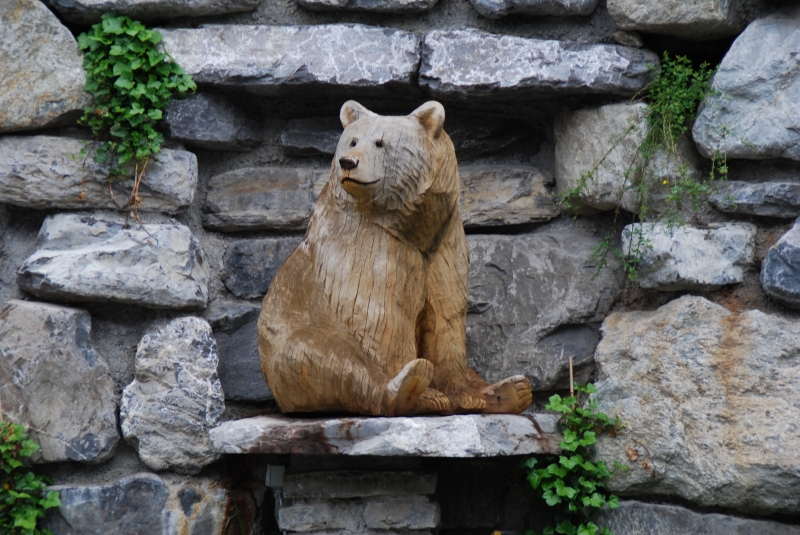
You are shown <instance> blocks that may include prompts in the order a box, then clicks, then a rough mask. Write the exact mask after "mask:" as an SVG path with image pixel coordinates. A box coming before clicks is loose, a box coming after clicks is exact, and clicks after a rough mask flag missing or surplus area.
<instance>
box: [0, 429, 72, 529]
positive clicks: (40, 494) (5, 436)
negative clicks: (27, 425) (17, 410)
mask: <svg viewBox="0 0 800 535" xmlns="http://www.w3.org/2000/svg"><path fill="white" fill-rule="evenodd" d="M38 450H39V445H38V444H36V443H35V442H34V441H32V440H29V439H28V435H27V434H25V429H24V427H22V425H20V424H15V423H11V422H3V421H0V533H3V534H6V535H50V531H49V530H47V529H39V528H37V524H38V523H39V520H40V519H41V518H44V515H45V511H46V510H47V509H51V508H53V507H58V506H60V505H61V501H60V500H59V498H58V493H57V492H54V491H46V487H47V484H48V483H51V481H50V478H48V477H47V476H39V475H36V474H34V473H33V472H31V471H30V469H29V468H28V467H27V466H26V465H25V464H24V462H23V460H24V459H25V458H27V457H30V456H31V455H32V454H33V453H34V452H36V451H38Z"/></svg>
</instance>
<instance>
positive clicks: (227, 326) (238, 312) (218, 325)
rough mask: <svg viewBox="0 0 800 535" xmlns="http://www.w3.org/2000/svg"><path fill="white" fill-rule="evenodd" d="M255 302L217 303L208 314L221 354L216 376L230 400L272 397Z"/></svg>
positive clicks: (251, 400)
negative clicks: (263, 364)
mask: <svg viewBox="0 0 800 535" xmlns="http://www.w3.org/2000/svg"><path fill="white" fill-rule="evenodd" d="M260 312H261V307H259V306H254V305H224V306H217V307H215V308H214V309H212V310H211V311H210V312H209V314H208V321H209V323H210V324H211V327H212V329H213V330H214V338H215V339H216V340H217V351H218V353H219V365H218V366H217V375H219V382H220V384H221V385H222V391H223V392H224V393H225V399H226V400H229V401H244V402H251V403H252V402H256V403H257V402H263V401H269V400H271V399H273V396H272V391H270V389H269V386H268V385H267V380H266V379H265V378H264V373H263V372H262V371H261V359H260V357H259V355H258V329H257V323H258V315H259V313H260Z"/></svg>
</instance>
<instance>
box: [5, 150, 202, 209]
mask: <svg viewBox="0 0 800 535" xmlns="http://www.w3.org/2000/svg"><path fill="white" fill-rule="evenodd" d="M84 148H88V149H89V150H90V151H91V145H88V146H87V145H86V144H85V142H83V141H80V140H77V139H69V138H62V137H53V136H25V137H23V136H4V137H2V138H0V202H4V203H8V204H13V205H15V206H24V207H26V208H66V209H76V210H81V209H83V210H86V209H94V208H105V209H111V210H126V209H127V206H126V205H127V204H128V202H129V200H130V193H131V189H132V188H133V178H128V179H123V180H119V179H117V180H115V181H114V182H109V180H108V166H107V165H101V164H97V163H95V162H94V160H93V159H92V157H91V156H87V157H86V158H81V157H80V152H81V150H82V149H84ZM131 174H132V173H131ZM196 187H197V157H196V156H195V155H194V154H192V153H191V152H187V151H183V150H170V149H162V150H161V151H160V152H159V153H158V154H156V155H155V156H153V157H152V158H151V159H150V161H149V162H148V164H147V173H146V174H145V176H144V179H143V180H142V183H141V185H140V188H139V192H140V194H141V198H142V200H141V203H140V205H139V207H138V209H139V210H140V211H142V212H165V213H169V214H175V213H180V212H185V211H186V209H187V208H188V207H189V205H190V204H191V203H192V200H193V199H194V192H195V188H196Z"/></svg>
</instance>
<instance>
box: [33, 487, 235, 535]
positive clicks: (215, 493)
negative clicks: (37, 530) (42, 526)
mask: <svg viewBox="0 0 800 535" xmlns="http://www.w3.org/2000/svg"><path fill="white" fill-rule="evenodd" d="M51 488H52V489H53V490H56V491H58V492H59V493H60V498H61V507H60V508H58V510H57V512H56V513H55V514H51V515H50V517H49V518H48V520H47V527H48V528H49V529H50V530H51V531H52V532H53V535H108V534H110V533H119V534H124V535H212V534H213V535H215V534H219V533H223V532H224V530H225V525H226V516H227V515H226V511H225V509H226V505H227V496H226V494H227V493H226V491H225V490H224V489H221V488H219V484H218V483H216V482H215V481H213V480H211V479H209V478H191V479H188V480H187V479H178V478H175V477H170V478H169V479H167V480H164V479H162V478H160V477H158V476H157V475H155V474H148V473H140V474H135V475H132V476H128V477H125V478H122V479H118V480H116V481H114V482H112V483H108V484H105V485H103V484H99V485H85V486H83V485H81V486H77V485H68V484H65V485H58V486H55V487H51Z"/></svg>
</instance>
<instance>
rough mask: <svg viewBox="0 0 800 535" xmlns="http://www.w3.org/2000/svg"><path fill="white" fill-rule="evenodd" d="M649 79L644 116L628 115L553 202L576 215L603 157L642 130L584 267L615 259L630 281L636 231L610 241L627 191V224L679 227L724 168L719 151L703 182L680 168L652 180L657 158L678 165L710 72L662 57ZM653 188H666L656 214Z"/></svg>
mask: <svg viewBox="0 0 800 535" xmlns="http://www.w3.org/2000/svg"><path fill="white" fill-rule="evenodd" d="M650 69H651V70H652V71H653V74H654V79H653V81H652V82H651V83H650V84H649V85H648V87H647V88H646V90H645V91H644V93H643V96H644V100H645V102H647V104H648V108H647V111H646V112H645V113H643V114H639V115H637V116H634V117H633V118H632V120H631V122H630V124H629V126H628V128H627V129H626V130H625V132H623V134H622V135H621V136H619V137H618V138H616V139H613V140H612V143H611V146H610V148H609V150H608V151H607V152H606V153H605V155H604V156H603V157H602V158H601V159H600V161H598V162H597V163H596V164H595V165H594V166H592V168H591V169H588V170H587V171H585V172H584V173H582V174H581V176H580V178H579V179H578V180H577V181H576V182H575V185H574V186H572V187H570V188H569V189H568V190H566V191H564V192H562V193H561V194H560V195H559V197H560V199H559V201H560V203H561V204H562V206H564V207H565V208H567V209H570V210H572V211H574V212H576V213H577V212H578V211H579V209H580V203H579V199H580V197H581V195H582V194H583V192H584V190H585V189H586V187H587V185H588V184H589V183H590V182H591V181H593V180H594V178H595V173H596V172H597V171H598V169H599V168H600V166H601V165H602V164H603V162H604V161H605V159H606V158H607V157H608V155H609V154H610V153H611V152H612V151H613V150H614V149H615V148H616V147H617V146H618V145H619V144H620V143H621V142H622V140H623V139H625V138H627V137H628V136H630V135H632V134H633V133H634V132H637V131H640V130H641V129H642V128H644V131H645V135H644V139H643V141H642V142H641V143H640V144H639V146H638V147H637V151H636V154H635V155H634V157H633V158H632V159H631V162H630V164H629V166H628V168H627V170H626V172H625V175H624V177H622V178H623V181H624V185H623V187H622V188H621V189H620V193H619V199H618V202H617V206H618V207H617V208H616V210H615V211H614V224H613V230H612V233H611V234H610V235H608V236H607V237H606V238H605V239H604V240H602V241H601V242H600V244H599V245H598V246H597V247H595V249H594V251H593V254H592V258H591V260H590V263H592V264H594V265H596V266H597V270H598V271H599V270H601V269H603V268H605V267H607V265H608V260H609V257H611V258H614V259H616V260H617V262H618V263H619V265H621V266H622V269H623V271H624V273H625V275H626V277H627V278H628V279H629V280H631V281H634V282H635V281H636V279H637V277H638V269H637V268H638V265H639V263H640V262H641V260H642V258H643V256H644V253H645V252H646V250H647V249H648V248H649V247H650V244H649V243H648V241H647V239H646V237H645V234H644V233H643V232H642V231H641V227H639V228H638V229H637V230H634V232H632V233H631V235H630V239H629V242H628V243H624V244H622V246H620V245H618V244H617V241H616V239H615V237H614V236H615V235H616V233H617V232H618V231H619V228H618V227H619V224H620V219H621V217H623V215H622V211H621V210H620V208H619V204H620V203H619V201H621V199H622V195H623V194H625V193H626V192H628V191H634V192H635V193H636V200H637V204H638V205H639V207H640V208H639V213H638V214H633V216H632V221H631V222H636V221H637V220H638V221H641V222H644V221H648V222H650V223H651V224H652V225H655V224H656V223H659V222H663V223H666V224H667V225H668V226H670V227H671V226H675V225H678V224H681V223H682V218H681V212H682V210H684V208H690V209H691V210H692V211H695V212H696V211H697V210H699V208H700V207H701V206H702V205H703V204H704V203H705V202H706V199H707V197H708V195H709V194H710V193H711V192H712V191H713V189H712V183H713V182H714V181H715V180H725V179H727V176H728V167H727V164H726V158H725V154H724V151H718V152H717V153H715V154H713V155H712V158H711V170H710V172H709V175H708V179H707V180H697V179H695V178H694V177H693V176H692V175H691V174H690V172H689V168H688V166H687V165H686V164H680V165H679V166H678V170H677V173H676V174H675V176H672V177H669V178H666V179H665V178H659V177H657V176H656V175H655V173H654V169H653V167H654V166H653V162H654V160H655V159H656V157H657V155H658V154H661V153H663V154H665V156H666V158H667V159H668V160H669V159H675V160H676V161H680V158H679V148H678V143H679V140H680V138H681V137H682V136H684V135H685V134H686V132H687V131H688V129H689V127H690V126H691V124H692V122H693V121H694V119H695V115H696V113H697V109H698V106H699V105H700V103H701V102H703V101H704V100H705V99H706V97H707V96H708V95H709V94H710V93H711V88H710V80H711V76H712V75H713V74H714V72H715V70H716V69H713V68H711V66H710V65H709V64H707V63H703V64H701V65H700V66H699V67H697V68H695V67H694V66H693V65H692V62H691V61H690V60H689V59H688V58H686V57H685V56H675V57H671V56H670V55H669V54H668V53H666V52H665V53H664V56H663V58H662V60H661V66H660V68H658V69H656V68H655V67H653V66H650ZM654 188H659V189H660V190H661V191H663V190H664V189H666V191H667V193H666V195H665V196H664V197H665V204H666V209H664V210H662V211H656V210H655V209H654V207H653V206H652V205H651V204H650V200H649V199H650V195H649V194H650V193H651V192H652V191H654Z"/></svg>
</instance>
